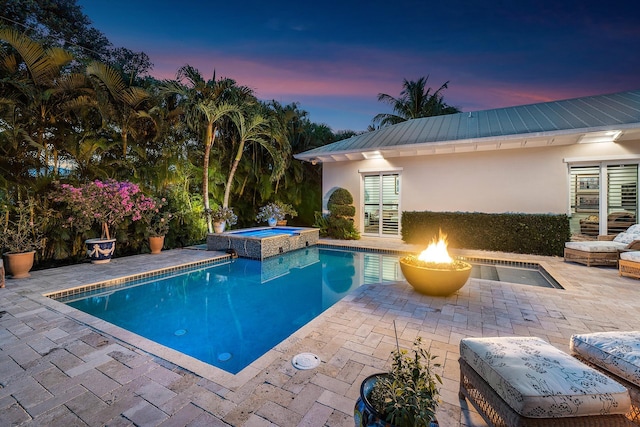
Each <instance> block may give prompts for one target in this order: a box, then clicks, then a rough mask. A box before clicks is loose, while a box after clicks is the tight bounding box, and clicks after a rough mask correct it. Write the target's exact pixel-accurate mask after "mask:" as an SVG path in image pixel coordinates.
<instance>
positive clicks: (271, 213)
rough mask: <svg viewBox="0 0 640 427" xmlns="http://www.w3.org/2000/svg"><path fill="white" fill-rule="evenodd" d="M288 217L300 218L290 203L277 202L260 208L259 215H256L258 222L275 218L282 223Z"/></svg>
mask: <svg viewBox="0 0 640 427" xmlns="http://www.w3.org/2000/svg"><path fill="white" fill-rule="evenodd" d="M287 215H289V216H290V217H292V218H293V217H296V216H298V212H297V211H296V210H295V209H293V206H291V205H290V204H288V203H282V202H280V201H275V202H273V203H268V204H266V205H264V206H262V207H261V208H260V211H259V212H258V215H256V221H258V222H266V221H269V220H270V219H271V218H274V219H275V220H276V221H282V220H283V219H284V218H285V217H286V216H287Z"/></svg>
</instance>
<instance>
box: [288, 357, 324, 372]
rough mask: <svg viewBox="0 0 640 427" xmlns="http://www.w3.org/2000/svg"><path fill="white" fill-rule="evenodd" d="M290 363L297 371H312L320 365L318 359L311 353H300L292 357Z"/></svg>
mask: <svg viewBox="0 0 640 427" xmlns="http://www.w3.org/2000/svg"><path fill="white" fill-rule="evenodd" d="M291 363H292V364H293V366H294V367H296V368H297V369H313V368H315V367H317V366H318V365H319V364H320V358H319V357H318V356H316V355H315V354H313V353H300V354H296V355H295V356H293V359H291Z"/></svg>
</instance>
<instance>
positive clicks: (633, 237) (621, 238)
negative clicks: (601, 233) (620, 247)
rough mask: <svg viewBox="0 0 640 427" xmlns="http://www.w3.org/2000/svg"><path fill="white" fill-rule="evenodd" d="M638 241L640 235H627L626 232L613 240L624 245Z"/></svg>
mask: <svg viewBox="0 0 640 427" xmlns="http://www.w3.org/2000/svg"><path fill="white" fill-rule="evenodd" d="M639 239H640V234H638V233H629V232H628V231H623V232H622V233H619V234H618V235H617V236H616V237H614V238H613V241H614V242H620V243H624V244H626V245H628V244H629V243H631V242H633V241H634V240H639Z"/></svg>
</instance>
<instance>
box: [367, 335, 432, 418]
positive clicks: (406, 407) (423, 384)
mask: <svg viewBox="0 0 640 427" xmlns="http://www.w3.org/2000/svg"><path fill="white" fill-rule="evenodd" d="M421 344H422V339H421V338H420V337H418V338H416V340H415V341H414V342H413V352H412V354H408V352H407V351H406V350H400V349H398V350H394V352H393V366H392V368H391V371H390V372H389V374H388V375H386V376H381V377H380V378H379V379H378V381H376V383H375V385H374V386H373V389H372V390H371V393H370V394H369V396H368V400H369V402H371V404H372V405H373V407H374V408H375V409H376V411H378V412H379V413H381V414H384V415H386V421H387V422H389V423H391V424H393V425H395V426H398V427H411V426H423V427H428V426H429V423H430V422H431V421H433V420H434V419H435V414H436V409H437V407H438V403H439V402H438V396H439V394H440V392H439V390H438V383H440V384H442V379H441V378H440V376H439V375H438V374H436V373H435V372H433V368H434V367H435V368H437V367H440V364H439V363H433V360H434V359H436V357H437V356H432V355H431V354H430V353H429V352H428V351H427V350H425V349H424V348H422V346H421Z"/></svg>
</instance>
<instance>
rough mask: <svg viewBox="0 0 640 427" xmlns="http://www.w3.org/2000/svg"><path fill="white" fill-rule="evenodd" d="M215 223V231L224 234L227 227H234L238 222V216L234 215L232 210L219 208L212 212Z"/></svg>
mask: <svg viewBox="0 0 640 427" xmlns="http://www.w3.org/2000/svg"><path fill="white" fill-rule="evenodd" d="M211 220H212V221H213V231H215V232H216V233H223V232H224V229H225V228H226V226H227V225H229V226H232V225H234V224H235V223H237V222H238V216H237V215H236V214H234V213H233V209H232V208H224V207H222V206H219V207H217V208H216V209H213V210H212V211H211Z"/></svg>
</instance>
